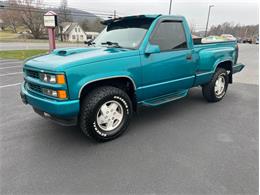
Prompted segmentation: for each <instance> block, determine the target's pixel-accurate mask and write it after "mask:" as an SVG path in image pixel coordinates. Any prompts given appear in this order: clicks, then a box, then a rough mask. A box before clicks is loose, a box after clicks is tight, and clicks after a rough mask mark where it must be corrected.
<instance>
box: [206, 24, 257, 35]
mask: <svg viewBox="0 0 260 195" xmlns="http://www.w3.org/2000/svg"><path fill="white" fill-rule="evenodd" d="M209 34H210V35H221V34H232V35H233V36H235V37H240V38H253V37H256V36H259V25H243V26H241V25H240V24H236V25H235V24H233V23H229V22H225V23H223V24H219V25H217V26H212V27H211V28H210V31H209Z"/></svg>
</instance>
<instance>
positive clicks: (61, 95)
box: [42, 88, 67, 99]
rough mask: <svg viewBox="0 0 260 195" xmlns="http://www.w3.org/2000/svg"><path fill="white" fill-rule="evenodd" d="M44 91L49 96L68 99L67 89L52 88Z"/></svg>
mask: <svg viewBox="0 0 260 195" xmlns="http://www.w3.org/2000/svg"><path fill="white" fill-rule="evenodd" d="M42 93H43V94H45V95H48V96H52V97H56V98H60V99H66V98H67V93H66V91H65V90H57V91H56V90H52V89H46V88H43V89H42Z"/></svg>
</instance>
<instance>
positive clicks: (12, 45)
mask: <svg viewBox="0 0 260 195" xmlns="http://www.w3.org/2000/svg"><path fill="white" fill-rule="evenodd" d="M84 46H85V45H84V44H83V43H60V42H59V43H57V47H58V48H62V47H84ZM24 49H49V43H48V41H47V40H46V42H42V43H33V42H32V43H31V42H0V51H1V50H24Z"/></svg>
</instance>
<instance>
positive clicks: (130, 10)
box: [44, 0, 259, 30]
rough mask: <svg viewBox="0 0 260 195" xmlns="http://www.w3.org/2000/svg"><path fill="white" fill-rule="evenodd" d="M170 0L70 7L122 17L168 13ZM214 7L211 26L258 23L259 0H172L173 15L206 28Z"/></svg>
mask: <svg viewBox="0 0 260 195" xmlns="http://www.w3.org/2000/svg"><path fill="white" fill-rule="evenodd" d="M59 2H60V0H44V3H50V4H52V5H55V4H56V5H59ZM169 2H170V0H68V4H69V6H70V7H73V8H78V9H82V10H85V11H93V12H94V13H95V12H100V11H102V12H109V13H112V12H113V10H116V11H117V14H118V15H119V16H125V15H134V14H157V13H159V14H168V12H169ZM209 5H214V7H213V8H212V9H211V15H210V21H209V25H210V26H211V25H217V24H221V23H224V22H233V23H235V24H237V23H240V24H242V25H244V24H258V23H259V3H258V0H172V14H176V15H183V16H185V17H186V18H187V20H188V22H189V23H191V24H192V26H194V27H195V28H196V30H203V28H204V27H205V24H206V19H207V14H208V6H209Z"/></svg>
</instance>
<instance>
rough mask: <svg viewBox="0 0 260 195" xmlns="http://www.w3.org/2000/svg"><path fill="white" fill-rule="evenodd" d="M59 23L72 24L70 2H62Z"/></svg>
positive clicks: (62, 0) (66, 0)
mask: <svg viewBox="0 0 260 195" xmlns="http://www.w3.org/2000/svg"><path fill="white" fill-rule="evenodd" d="M59 21H60V22H71V21H72V17H71V11H70V10H69V8H68V0H61V3H60V7H59Z"/></svg>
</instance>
